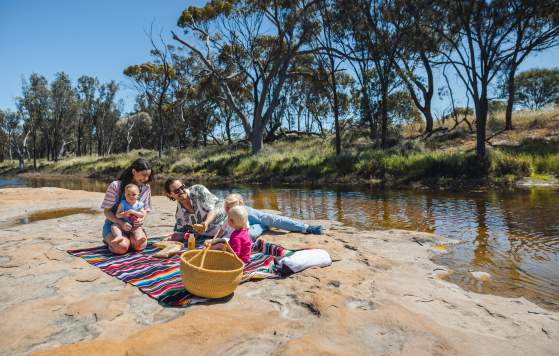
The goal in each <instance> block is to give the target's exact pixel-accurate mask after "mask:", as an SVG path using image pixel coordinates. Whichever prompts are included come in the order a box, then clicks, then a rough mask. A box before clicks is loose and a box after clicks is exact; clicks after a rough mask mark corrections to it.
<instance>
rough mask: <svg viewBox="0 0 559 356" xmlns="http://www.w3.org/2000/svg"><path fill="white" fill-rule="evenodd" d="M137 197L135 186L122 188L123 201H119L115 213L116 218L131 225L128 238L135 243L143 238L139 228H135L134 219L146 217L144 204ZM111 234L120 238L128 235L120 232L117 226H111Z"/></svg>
mask: <svg viewBox="0 0 559 356" xmlns="http://www.w3.org/2000/svg"><path fill="white" fill-rule="evenodd" d="M139 196H140V188H138V186H137V185H136V184H132V183H131V184H128V185H127V186H126V187H124V199H122V200H121V201H120V204H119V205H118V208H117V209H116V213H115V216H116V217H117V218H119V219H123V220H124V221H125V222H126V223H128V224H130V225H132V230H130V236H131V237H132V238H133V239H134V240H136V241H139V240H141V239H142V238H143V236H142V229H141V227H139V226H138V227H135V226H134V222H135V221H136V219H138V218H143V217H145V215H146V210H145V209H144V203H142V202H141V201H139V200H138V197H139ZM111 232H112V233H113V236H114V237H121V236H123V234H124V235H128V233H127V232H124V231H122V229H121V228H120V226H119V225H118V224H113V225H111Z"/></svg>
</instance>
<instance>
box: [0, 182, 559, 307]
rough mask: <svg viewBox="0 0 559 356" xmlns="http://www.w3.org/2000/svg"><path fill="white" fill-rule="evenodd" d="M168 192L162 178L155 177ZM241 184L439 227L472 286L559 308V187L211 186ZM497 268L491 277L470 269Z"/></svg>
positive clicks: (372, 223) (286, 206) (156, 187)
mask: <svg viewBox="0 0 559 356" xmlns="http://www.w3.org/2000/svg"><path fill="white" fill-rule="evenodd" d="M107 183H108V182H107V181H101V180H92V179H77V178H63V179H61V178H50V179H46V178H43V179H39V178H12V179H9V178H3V179H0V188H2V187H6V186H28V187H43V186H57V187H63V188H67V189H81V190H88V191H98V192H103V191H104V190H105V189H106V186H107ZM152 190H153V191H154V194H156V195H157V194H162V183H161V182H157V183H155V184H152ZM211 190H212V192H214V193H215V194H217V195H219V196H224V195H226V194H228V193H229V192H231V191H236V192H239V193H241V194H243V195H244V196H245V198H246V199H247V202H248V203H249V204H250V205H252V206H254V207H255V208H263V209H274V210H280V211H283V212H284V213H285V215H287V216H291V217H295V218H300V219H309V220H312V219H329V220H335V221H339V222H341V223H343V224H346V225H349V226H354V227H357V228H361V229H378V228H382V229H385V228H399V229H408V230H417V231H424V232H432V233H435V234H438V235H442V236H445V237H448V238H451V239H456V240H460V241H463V243H461V244H458V245H455V246H451V247H449V249H448V253H446V254H441V255H438V256H437V257H435V258H434V261H435V262H436V263H438V264H441V265H444V266H447V267H448V268H450V269H451V270H453V271H454V273H452V274H450V275H449V276H448V277H447V279H448V280H449V281H452V282H454V283H457V284H458V285H460V286H462V287H463V288H465V289H468V290H472V291H475V292H480V293H492V294H497V295H505V296H524V297H526V298H527V299H530V300H532V301H534V302H536V303H538V304H539V305H541V306H544V307H547V308H552V309H559V189H550V188H531V189H514V190H482V191H468V192H460V193H455V192H441V191H433V190H412V189H409V190H408V189H407V190H383V189H380V188H371V189H362V190H344V189H328V188H324V189H308V188H283V187H279V188H278V187H276V188H270V187H262V186H249V187H246V186H243V187H236V188H230V187H228V188H223V187H211ZM472 271H483V272H487V273H489V274H490V275H491V279H490V280H488V281H479V280H476V279H475V278H473V276H472V274H471V273H470V272H472Z"/></svg>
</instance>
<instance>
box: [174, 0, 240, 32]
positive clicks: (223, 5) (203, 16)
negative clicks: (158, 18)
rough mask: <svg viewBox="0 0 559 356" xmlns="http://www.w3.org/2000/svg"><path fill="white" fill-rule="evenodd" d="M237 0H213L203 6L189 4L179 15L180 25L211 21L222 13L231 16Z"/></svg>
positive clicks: (178, 23)
mask: <svg viewBox="0 0 559 356" xmlns="http://www.w3.org/2000/svg"><path fill="white" fill-rule="evenodd" d="M238 2H239V1H237V0H230V1H224V0H211V1H209V2H208V3H207V4H206V5H204V6H203V7H197V6H189V7H188V8H187V9H186V10H184V11H183V12H182V14H181V16H180V17H179V20H178V22H177V25H178V26H179V27H187V26H192V25H195V24H199V23H204V22H209V21H212V20H214V19H216V18H217V17H219V16H220V15H224V16H229V14H230V13H231V11H232V10H233V7H234V5H235V4H236V3H238Z"/></svg>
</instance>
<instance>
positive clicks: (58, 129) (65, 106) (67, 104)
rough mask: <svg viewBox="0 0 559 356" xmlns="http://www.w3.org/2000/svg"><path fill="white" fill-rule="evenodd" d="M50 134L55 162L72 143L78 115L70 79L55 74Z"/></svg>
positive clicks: (52, 156) (64, 74)
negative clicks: (73, 129)
mask: <svg viewBox="0 0 559 356" xmlns="http://www.w3.org/2000/svg"><path fill="white" fill-rule="evenodd" d="M50 92H51V100H50V101H51V115H50V134H51V135H52V150H51V158H52V159H53V160H54V161H57V160H58V158H59V156H61V155H62V154H63V153H64V150H65V147H66V145H67V144H69V143H71V142H72V128H73V125H74V122H75V118H76V115H77V113H78V108H79V107H78V101H77V95H76V92H75V90H74V88H73V87H72V82H71V81H70V77H68V75H67V74H66V73H64V72H60V73H57V74H56V76H55V79H54V81H53V82H52V83H51V88H50Z"/></svg>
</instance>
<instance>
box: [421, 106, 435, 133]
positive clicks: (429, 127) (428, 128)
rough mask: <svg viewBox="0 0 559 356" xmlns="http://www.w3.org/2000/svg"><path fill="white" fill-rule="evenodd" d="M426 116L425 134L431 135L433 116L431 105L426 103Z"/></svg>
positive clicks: (424, 113) (424, 114)
mask: <svg viewBox="0 0 559 356" xmlns="http://www.w3.org/2000/svg"><path fill="white" fill-rule="evenodd" d="M423 116H425V133H427V134H429V133H431V132H433V121H434V120H433V114H432V113H431V103H425V111H424V112H423Z"/></svg>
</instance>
